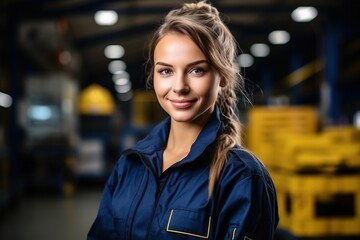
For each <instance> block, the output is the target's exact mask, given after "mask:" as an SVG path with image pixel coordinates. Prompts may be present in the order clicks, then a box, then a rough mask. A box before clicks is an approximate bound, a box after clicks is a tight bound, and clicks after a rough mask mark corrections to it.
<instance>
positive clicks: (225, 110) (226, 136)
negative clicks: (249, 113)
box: [209, 87, 241, 197]
mask: <svg viewBox="0 0 360 240" xmlns="http://www.w3.org/2000/svg"><path fill="white" fill-rule="evenodd" d="M217 105H218V107H219V110H220V113H221V120H222V122H223V123H224V131H223V133H221V134H220V135H219V136H218V139H217V143H216V147H215V153H214V158H213V161H212V163H211V167H210V178H209V197H210V196H211V195H212V194H213V191H214V189H215V185H216V183H217V181H218V179H219V176H220V173H221V170H222V169H223V167H224V165H225V163H226V160H227V153H228V152H229V150H230V149H231V148H233V147H235V146H237V145H238V146H240V145H241V134H240V132H241V124H240V122H239V120H238V118H237V115H236V113H235V111H234V109H235V106H236V93H235V91H234V90H233V89H232V88H230V87H225V88H224V89H223V90H222V93H221V94H220V95H219V96H218V100H217Z"/></svg>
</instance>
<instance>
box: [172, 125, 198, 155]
mask: <svg viewBox="0 0 360 240" xmlns="http://www.w3.org/2000/svg"><path fill="white" fill-rule="evenodd" d="M201 129H202V126H200V125H195V124H189V123H180V122H175V121H172V122H171V127H170V133H169V138H168V142H167V145H166V149H167V150H170V151H172V152H176V153H178V154H181V153H187V152H189V151H190V148H191V145H192V144H193V143H194V142H195V140H196V138H197V137H198V135H199V133H200V131H201Z"/></svg>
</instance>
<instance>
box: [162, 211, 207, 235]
mask: <svg viewBox="0 0 360 240" xmlns="http://www.w3.org/2000/svg"><path fill="white" fill-rule="evenodd" d="M210 225H211V216H210V215H208V214H207V213H204V212H196V211H191V210H185V209H171V211H170V216H169V219H168V222H167V225H166V231H167V232H172V233H178V234H184V235H189V236H193V237H198V238H203V239H208V238H209V234H210Z"/></svg>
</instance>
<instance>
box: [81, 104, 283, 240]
mask: <svg viewBox="0 0 360 240" xmlns="http://www.w3.org/2000/svg"><path fill="white" fill-rule="evenodd" d="M169 129H170V118H167V119H165V120H164V121H163V122H161V123H160V124H159V125H157V126H156V127H155V128H154V129H153V130H152V131H151V133H150V134H149V135H148V136H147V137H146V138H144V139H143V140H141V141H140V142H138V143H137V144H136V145H134V146H133V147H132V148H131V149H129V150H127V151H126V152H124V153H123V154H122V156H121V157H120V159H119V160H118V162H117V163H116V165H115V168H114V170H113V172H112V174H111V176H110V177H109V179H108V181H107V183H106V186H105V189H104V193H103V196H102V200H101V203H100V207H99V212H98V215H97V217H96V219H95V221H94V223H93V225H92V227H91V229H90V231H89V233H88V240H93V239H97V240H100V239H104V240H105V239H106V240H111V239H119V240H130V239H132V240H180V239H181V240H199V239H211V240H228V239H229V240H232V239H236V240H243V239H245V240H246V239H253V240H255V239H256V240H268V239H273V234H274V231H275V228H276V226H277V223H278V212H277V202H276V193H275V188H274V186H273V183H272V181H271V179H270V177H269V175H268V172H267V171H266V169H265V168H264V166H263V165H262V164H261V163H260V162H259V161H258V160H257V159H256V158H255V157H254V156H253V155H252V154H250V153H249V152H247V151H246V150H244V149H242V148H240V147H239V148H234V149H233V150H231V151H230V152H229V155H228V160H227V162H226V164H225V166H224V168H223V170H222V172H221V175H220V178H219V180H218V183H217V186H216V188H215V191H214V194H213V196H212V197H210V198H209V196H208V183H209V169H210V167H209V165H210V161H211V160H212V157H213V150H214V142H215V140H216V137H217V136H218V134H219V133H220V132H221V131H222V129H223V125H222V122H221V121H220V114H219V111H218V110H217V109H216V110H215V112H214V114H213V115H212V117H211V118H210V120H209V121H208V123H207V124H206V125H205V126H204V128H203V129H202V131H201V132H200V134H199V136H198V138H197V140H196V141H195V142H194V144H193V145H192V147H191V150H190V152H189V154H188V155H187V156H186V157H185V158H184V159H182V160H181V161H179V162H177V163H175V164H174V165H172V166H171V167H170V168H168V169H167V170H166V171H164V172H162V154H163V151H164V147H165V145H166V141H167V136H168V133H169Z"/></svg>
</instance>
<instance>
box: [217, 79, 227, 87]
mask: <svg viewBox="0 0 360 240" xmlns="http://www.w3.org/2000/svg"><path fill="white" fill-rule="evenodd" d="M219 85H220V87H225V86H226V85H227V81H226V79H225V78H223V77H221V79H220V84H219Z"/></svg>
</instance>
